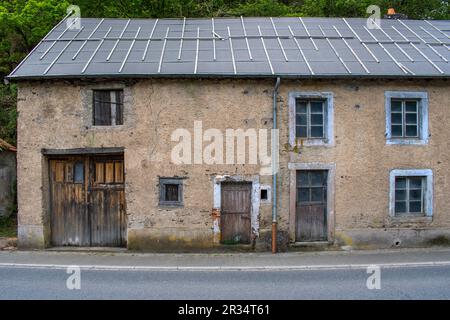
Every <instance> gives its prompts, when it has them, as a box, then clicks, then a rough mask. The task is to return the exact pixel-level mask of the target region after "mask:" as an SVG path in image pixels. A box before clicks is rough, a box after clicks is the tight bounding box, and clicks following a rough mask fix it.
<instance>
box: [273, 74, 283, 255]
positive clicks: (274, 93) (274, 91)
mask: <svg viewBox="0 0 450 320" xmlns="http://www.w3.org/2000/svg"><path fill="white" fill-rule="evenodd" d="M280 83H281V79H280V77H277V82H276V83H275V87H274V88H273V132H276V130H277V129H278V127H277V98H278V88H279V87H280ZM272 137H273V135H272ZM277 147H278V143H275V141H274V140H272V253H276V252H277V168H275V165H276V163H275V162H276V159H277V157H276V154H277V152H279V150H277Z"/></svg>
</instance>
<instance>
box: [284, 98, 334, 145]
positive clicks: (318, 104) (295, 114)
mask: <svg viewBox="0 0 450 320" xmlns="http://www.w3.org/2000/svg"><path fill="white" fill-rule="evenodd" d="M299 141H301V144H302V145H305V146H314V145H317V146H331V145H333V144H334V136H333V94H332V93H331V92H290V93H289V143H290V145H291V146H295V145H296V144H298V143H299Z"/></svg>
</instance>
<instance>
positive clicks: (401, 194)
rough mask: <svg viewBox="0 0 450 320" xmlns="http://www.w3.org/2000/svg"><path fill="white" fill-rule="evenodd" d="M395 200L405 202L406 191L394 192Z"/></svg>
mask: <svg viewBox="0 0 450 320" xmlns="http://www.w3.org/2000/svg"><path fill="white" fill-rule="evenodd" d="M395 200H396V201H399V200H406V190H395Z"/></svg>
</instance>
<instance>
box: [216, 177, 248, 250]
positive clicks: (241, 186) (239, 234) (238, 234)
mask: <svg viewBox="0 0 450 320" xmlns="http://www.w3.org/2000/svg"><path fill="white" fill-rule="evenodd" d="M221 189H222V194H221V202H222V204H221V216H220V226H221V242H222V243H225V244H237V243H244V244H248V243H250V240H251V203H252V199H251V193H252V184H251V183H228V182H227V183H222V187H221Z"/></svg>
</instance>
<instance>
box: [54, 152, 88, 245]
mask: <svg viewBox="0 0 450 320" xmlns="http://www.w3.org/2000/svg"><path fill="white" fill-rule="evenodd" d="M86 168H88V163H87V160H86V159H85V158H82V157H73V158H66V159H57V160H50V206H51V230H52V243H53V245H56V246H89V245H90V243H91V240H90V237H91V236H90V232H89V213H88V210H87V195H88V192H87V187H88V183H89V182H88V177H87V175H86Z"/></svg>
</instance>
